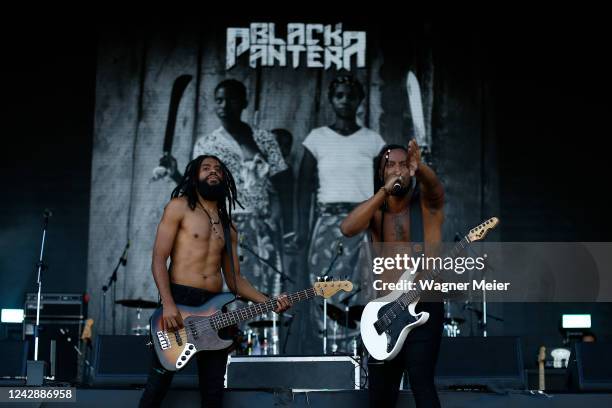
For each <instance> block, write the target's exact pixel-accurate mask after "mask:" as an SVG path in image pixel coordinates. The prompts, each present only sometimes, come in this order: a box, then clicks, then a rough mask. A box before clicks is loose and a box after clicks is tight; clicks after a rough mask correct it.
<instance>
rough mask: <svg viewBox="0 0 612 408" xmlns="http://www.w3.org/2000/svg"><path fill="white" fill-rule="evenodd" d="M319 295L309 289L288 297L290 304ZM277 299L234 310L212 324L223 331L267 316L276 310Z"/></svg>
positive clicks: (217, 318) (214, 319)
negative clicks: (264, 315) (258, 317)
mask: <svg viewBox="0 0 612 408" xmlns="http://www.w3.org/2000/svg"><path fill="white" fill-rule="evenodd" d="M316 295H317V293H316V292H315V289H314V288H308V289H304V290H301V291H299V292H295V293H292V294H290V295H287V297H288V298H289V302H290V303H292V304H293V303H297V302H301V301H303V300H307V299H311V298H313V297H315V296H316ZM276 305H277V299H276V298H270V299H268V300H267V301H266V302H263V303H256V304H254V305H251V306H247V307H243V308H241V309H238V310H234V311H231V312H226V313H219V314H217V315H214V316H213V317H212V318H211V322H212V325H213V327H214V328H215V330H219V329H222V328H224V327H228V326H232V325H234V324H237V323H240V322H244V321H246V320H251V319H253V318H255V317H257V316H261V315H263V314H266V313H268V312H270V311H272V310H274V309H276Z"/></svg>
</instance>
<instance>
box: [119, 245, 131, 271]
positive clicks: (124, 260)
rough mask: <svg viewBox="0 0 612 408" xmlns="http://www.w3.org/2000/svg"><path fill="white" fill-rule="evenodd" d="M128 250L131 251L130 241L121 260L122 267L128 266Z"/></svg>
mask: <svg viewBox="0 0 612 408" xmlns="http://www.w3.org/2000/svg"><path fill="white" fill-rule="evenodd" d="M128 249H130V241H129V240H128V242H127V245H126V246H125V248H124V249H123V254H122V255H121V259H120V261H121V265H123V266H125V265H127V259H128Z"/></svg>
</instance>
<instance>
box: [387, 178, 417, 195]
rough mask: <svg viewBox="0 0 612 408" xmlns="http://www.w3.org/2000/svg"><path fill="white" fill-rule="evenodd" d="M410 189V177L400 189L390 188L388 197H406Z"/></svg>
mask: <svg viewBox="0 0 612 408" xmlns="http://www.w3.org/2000/svg"><path fill="white" fill-rule="evenodd" d="M411 187H412V177H410V178H409V179H408V183H406V184H402V185H401V187H400V188H397V189H394V188H392V189H391V193H390V195H392V196H395V197H404V196H406V194H408V192H409V191H410V188H411Z"/></svg>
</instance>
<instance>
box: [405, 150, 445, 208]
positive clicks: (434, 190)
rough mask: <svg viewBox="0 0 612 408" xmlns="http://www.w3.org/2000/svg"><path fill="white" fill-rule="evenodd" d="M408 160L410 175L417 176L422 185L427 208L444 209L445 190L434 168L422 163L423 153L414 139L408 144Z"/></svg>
mask: <svg viewBox="0 0 612 408" xmlns="http://www.w3.org/2000/svg"><path fill="white" fill-rule="evenodd" d="M408 160H409V166H410V175H411V176H414V175H416V178H417V181H418V182H419V183H420V185H421V193H422V195H423V201H424V204H425V206H426V207H427V208H429V209H430V210H432V211H436V210H440V209H442V207H443V206H444V188H443V187H442V183H441V182H440V179H438V176H437V175H436V173H435V172H434V171H433V170H432V168H431V167H429V166H428V165H427V164H425V163H423V162H422V161H421V153H420V151H419V147H418V145H417V144H416V142H415V140H414V139H412V140H410V142H409V143H408Z"/></svg>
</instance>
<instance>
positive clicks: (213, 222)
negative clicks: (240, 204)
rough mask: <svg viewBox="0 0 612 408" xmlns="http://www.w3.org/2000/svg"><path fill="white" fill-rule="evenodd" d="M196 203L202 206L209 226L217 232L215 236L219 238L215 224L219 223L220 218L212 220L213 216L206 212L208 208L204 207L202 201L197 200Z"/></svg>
mask: <svg viewBox="0 0 612 408" xmlns="http://www.w3.org/2000/svg"><path fill="white" fill-rule="evenodd" d="M198 204H199V205H200V207H201V208H202V210H203V211H204V212H205V213H206V215H207V216H208V220H209V221H210V226H211V227H212V230H213V231H214V232H215V234H217V238H219V239H220V238H221V234H220V233H219V231H218V230H217V227H216V225H219V224H220V223H221V219H220V218H218V219H217V221H214V220H213V217H212V216H211V215H210V213H209V212H208V210H207V209H206V207H204V205H202V203H200V202H198Z"/></svg>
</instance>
